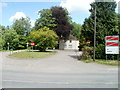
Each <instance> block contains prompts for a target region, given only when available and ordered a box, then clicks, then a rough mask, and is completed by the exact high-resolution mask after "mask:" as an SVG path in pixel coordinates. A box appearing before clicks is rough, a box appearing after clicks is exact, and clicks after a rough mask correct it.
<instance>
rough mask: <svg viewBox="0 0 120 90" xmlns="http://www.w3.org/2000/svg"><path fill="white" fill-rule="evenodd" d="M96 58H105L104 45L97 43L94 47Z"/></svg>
mask: <svg viewBox="0 0 120 90" xmlns="http://www.w3.org/2000/svg"><path fill="white" fill-rule="evenodd" d="M95 57H96V59H105V45H103V44H99V45H97V48H96V56H95Z"/></svg>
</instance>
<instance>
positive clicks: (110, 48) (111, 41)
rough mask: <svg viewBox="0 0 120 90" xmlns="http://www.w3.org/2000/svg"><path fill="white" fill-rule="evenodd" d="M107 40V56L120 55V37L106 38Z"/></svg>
mask: <svg viewBox="0 0 120 90" xmlns="http://www.w3.org/2000/svg"><path fill="white" fill-rule="evenodd" d="M105 40H106V43H105V53H106V55H107V54H119V36H106V37H105ZM106 58H107V56H106Z"/></svg>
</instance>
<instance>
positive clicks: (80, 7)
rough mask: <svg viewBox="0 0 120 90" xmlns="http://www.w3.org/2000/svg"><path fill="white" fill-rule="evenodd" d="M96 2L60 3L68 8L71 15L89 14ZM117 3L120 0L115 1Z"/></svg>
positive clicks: (71, 1)
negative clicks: (78, 13)
mask: <svg viewBox="0 0 120 90" xmlns="http://www.w3.org/2000/svg"><path fill="white" fill-rule="evenodd" d="M94 1H95V0H75V1H74V0H66V1H62V2H61V3H60V6H62V7H64V8H66V9H67V10H68V11H69V13H76V12H85V13H89V9H90V4H91V3H92V2H94ZM115 1H116V2H117V3H118V2H119V1H120V0H115Z"/></svg>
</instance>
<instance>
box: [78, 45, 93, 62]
mask: <svg viewBox="0 0 120 90" xmlns="http://www.w3.org/2000/svg"><path fill="white" fill-rule="evenodd" d="M82 52H83V54H82V56H81V58H80V59H83V60H88V59H91V58H92V56H93V48H92V47H88V46H85V47H84V48H82Z"/></svg>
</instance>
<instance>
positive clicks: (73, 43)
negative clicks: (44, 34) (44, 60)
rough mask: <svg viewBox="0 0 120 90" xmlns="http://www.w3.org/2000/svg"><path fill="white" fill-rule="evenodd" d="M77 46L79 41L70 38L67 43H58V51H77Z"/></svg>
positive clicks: (62, 41)
mask: <svg viewBox="0 0 120 90" xmlns="http://www.w3.org/2000/svg"><path fill="white" fill-rule="evenodd" d="M78 46H79V40H77V39H76V38H75V37H73V36H70V38H69V40H67V41H64V40H61V41H60V42H59V49H60V50H76V49H77V50H78V49H79V48H78Z"/></svg>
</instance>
